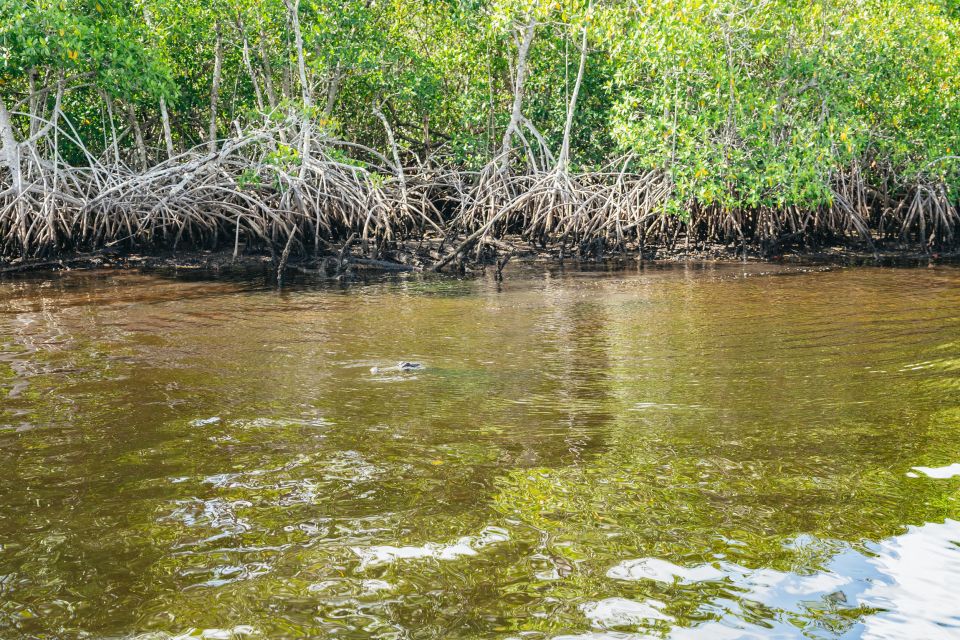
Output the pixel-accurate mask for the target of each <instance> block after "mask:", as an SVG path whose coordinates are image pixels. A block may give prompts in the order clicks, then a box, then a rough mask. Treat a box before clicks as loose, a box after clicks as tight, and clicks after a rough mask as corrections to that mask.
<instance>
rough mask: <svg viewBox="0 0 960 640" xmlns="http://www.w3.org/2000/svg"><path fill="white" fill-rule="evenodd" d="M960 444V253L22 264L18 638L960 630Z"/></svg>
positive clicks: (8, 368) (12, 605)
mask: <svg viewBox="0 0 960 640" xmlns="http://www.w3.org/2000/svg"><path fill="white" fill-rule="evenodd" d="M399 360H411V361H418V362H422V363H423V364H424V365H425V369H424V370H422V371H415V372H404V373H401V372H396V371H383V372H379V373H371V371H370V369H371V367H373V366H384V365H391V364H393V363H395V362H397V361H399ZM955 463H960V270H958V269H956V268H950V267H941V268H933V269H870V268H861V269H835V270H830V271H810V272H802V271H799V270H791V269H785V268H779V269H773V268H772V267H768V266H749V265H734V266H723V267H718V266H686V267H684V266H677V267H661V268H647V269H643V270H632V271H629V272H569V271H568V272H561V271H559V270H549V271H541V270H535V269H532V268H528V269H521V268H516V269H514V270H513V271H512V272H508V274H507V277H506V280H505V281H504V282H503V283H496V282H494V281H493V279H484V278H481V279H478V280H468V281H453V280H445V279H429V278H428V279H417V278H410V279H407V280H389V281H380V282H373V283H369V284H357V285H352V286H350V287H331V286H329V285H326V286H323V285H319V284H311V283H299V284H295V285H294V286H292V287H289V288H286V289H284V290H283V291H277V290H275V289H273V288H271V287H268V286H260V285H258V284H257V282H255V281H254V282H251V281H246V282H244V281H217V280H202V279H182V278H175V277H170V276H156V275H141V274H119V275H118V274H112V275H111V274H95V273H87V274H74V275H62V276H56V277H53V278H50V279H30V280H18V281H6V282H0V638H5V639H6V638H11V639H13V638H57V639H61V638H64V639H72V638H118V639H119V638H137V639H140V640H148V639H149V640H159V639H167V638H187V637H189V638H193V637H202V638H208V639H220V638H306V637H311V638H516V639H540V638H558V637H563V638H579V639H588V638H589V639H633V638H704V639H710V640H712V639H715V638H720V639H726V638H956V637H960V597H958V596H957V595H956V594H957V593H958V591H960V522H957V520H960V475H958V476H956V477H954V476H953V475H952V472H953V471H954V470H956V471H957V472H958V474H960V468H956V469H951V468H950V465H952V464H955ZM917 466H920V467H929V469H924V470H919V471H918V470H914V469H913V467H917Z"/></svg>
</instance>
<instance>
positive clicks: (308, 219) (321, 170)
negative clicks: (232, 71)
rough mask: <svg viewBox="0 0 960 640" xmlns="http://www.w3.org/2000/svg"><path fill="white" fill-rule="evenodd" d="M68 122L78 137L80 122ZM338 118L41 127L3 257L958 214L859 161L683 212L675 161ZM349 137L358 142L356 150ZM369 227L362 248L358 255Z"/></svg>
mask: <svg viewBox="0 0 960 640" xmlns="http://www.w3.org/2000/svg"><path fill="white" fill-rule="evenodd" d="M54 130H55V132H56V133H58V134H59V135H60V136H63V137H70V138H71V139H72V140H74V142H75V143H76V144H77V145H78V146H81V148H82V145H80V143H79V141H78V140H76V137H75V136H73V134H72V133H71V132H70V131H68V130H64V129H61V128H59V127H56V128H54ZM47 135H48V136H49V135H51V134H50V133H48V134H47ZM325 135H326V134H324V132H323V131H322V130H320V129H316V130H310V128H309V124H308V123H304V122H303V121H302V120H294V121H290V122H278V123H274V124H272V125H270V126H264V127H258V128H252V129H248V130H239V128H238V130H237V131H236V132H235V135H234V137H231V138H228V139H224V140H219V141H217V144H215V145H210V144H203V145H200V146H198V147H197V148H195V149H192V150H190V151H187V152H185V153H182V154H180V155H177V156H174V157H171V158H168V159H166V160H164V161H162V162H160V163H159V164H156V165H154V166H151V167H146V168H144V167H143V166H142V163H140V162H136V163H131V164H135V165H136V167H133V166H130V165H128V164H126V163H124V162H123V160H122V159H121V158H119V157H117V156H116V154H106V155H105V157H103V158H97V157H94V156H93V155H92V154H89V153H88V152H86V151H85V150H84V153H86V154H87V155H86V157H87V162H86V164H85V165H84V166H72V165H70V164H68V163H66V162H65V161H63V159H62V158H60V157H59V156H58V155H57V153H56V147H55V146H54V145H52V144H49V143H48V142H47V141H45V140H46V139H45V138H43V137H42V136H41V137H39V138H38V139H36V140H30V141H27V142H25V143H23V144H22V146H21V148H19V153H18V154H17V155H18V157H17V159H16V162H17V166H16V167H15V169H16V170H13V169H12V168H11V167H10V166H9V164H10V162H13V161H12V160H10V159H9V158H8V159H7V163H6V164H4V165H2V166H0V257H2V258H4V259H5V260H7V261H11V260H21V261H26V260H34V261H37V260H39V261H44V260H53V261H55V259H57V258H60V257H62V256H66V255H71V254H77V253H81V252H86V251H98V250H102V249H104V248H108V247H114V248H116V249H118V250H119V249H125V250H137V251H141V252H149V251H163V250H168V249H170V248H182V249H188V248H216V247H218V246H219V245H220V244H223V245H224V246H226V247H231V248H232V250H233V253H234V255H235V256H236V255H238V254H240V253H241V252H242V251H246V250H252V251H268V252H270V253H271V254H272V255H279V256H280V257H279V270H280V272H282V270H283V268H284V266H285V265H286V263H287V262H288V260H289V259H290V258H291V257H292V256H296V257H304V256H313V257H314V258H315V259H317V258H319V256H320V255H321V254H328V253H329V251H331V250H333V251H337V249H336V247H339V254H338V255H336V260H335V267H334V269H335V273H336V274H338V275H339V274H340V273H342V272H343V271H344V269H346V268H347V267H348V266H356V267H361V268H382V269H390V270H418V269H430V270H434V271H440V270H442V269H444V268H446V267H448V266H451V265H454V266H457V268H460V265H463V264H464V263H465V262H468V263H469V262H471V261H488V262H491V263H495V262H496V260H497V259H498V258H502V256H504V255H507V254H509V255H523V254H524V253H528V252H536V251H538V250H537V249H535V248H534V247H540V249H539V251H552V252H553V255H559V256H574V257H581V258H589V257H593V256H596V255H598V254H599V253H604V252H606V253H609V252H617V251H620V252H623V251H627V250H628V249H631V250H638V251H643V250H644V249H645V248H647V247H651V246H667V247H674V246H683V247H685V248H686V249H690V250H692V249H694V248H695V247H697V246H700V245H705V244H708V243H712V244H725V245H732V246H734V247H739V249H738V250H739V251H742V252H744V254H745V252H746V248H747V246H750V247H752V248H759V249H760V250H761V251H765V252H766V253H767V254H768V255H775V254H776V253H778V252H780V251H783V250H784V249H785V248H788V247H789V246H791V245H800V246H802V247H804V248H806V249H810V250H815V249H816V248H817V247H820V246H824V245H828V244H846V245H858V246H866V247H868V248H870V247H873V246H874V245H875V243H876V242H877V241H880V240H882V241H891V242H901V243H908V244H912V245H913V246H915V247H916V246H919V247H922V248H924V249H925V250H929V249H932V248H934V247H952V246H955V245H956V243H957V241H958V233H957V232H958V230H960V211H958V207H957V203H956V202H955V200H954V199H951V194H950V193H949V192H948V190H947V188H946V187H945V186H944V185H942V184H940V183H937V182H933V181H932V182H929V183H919V184H913V185H906V186H903V187H901V188H900V190H899V191H897V192H890V193H881V192H878V191H877V190H876V189H875V188H874V187H870V186H868V185H867V184H865V181H864V178H863V176H862V174H861V173H860V171H859V169H858V167H856V166H854V167H852V168H851V169H850V171H848V172H846V173H842V174H839V175H837V176H835V177H834V178H833V182H832V191H833V199H832V200H833V201H832V204H831V205H830V206H824V207H820V208H815V209H812V210H803V209H800V208H797V207H791V206H785V207H780V208H770V207H762V206H758V207H755V208H748V209H741V210H734V211H731V210H725V209H721V208H719V207H716V206H702V205H699V204H697V203H691V204H690V205H689V206H688V207H686V212H685V215H684V216H683V217H677V216H675V215H673V214H670V213H667V204H668V202H669V201H670V199H671V196H672V194H673V184H672V182H671V178H670V176H669V175H668V174H667V173H666V172H664V171H661V170H651V171H646V172H642V173H631V172H628V171H627V170H626V167H627V166H628V164H629V162H628V161H623V162H622V163H619V164H618V165H612V166H613V168H611V169H609V170H603V171H594V172H589V173H573V172H571V171H570V170H569V165H568V163H566V162H558V163H556V164H555V165H554V167H553V168H552V169H549V168H528V169H527V170H525V171H524V172H515V171H513V170H512V168H511V165H510V163H509V162H507V161H506V160H507V159H508V158H505V157H504V158H501V157H498V158H495V159H494V160H492V161H491V162H490V164H488V165H487V166H486V167H484V168H483V169H482V170H481V171H465V170H458V169H444V168H442V167H438V166H437V165H436V164H434V163H417V164H416V165H415V166H410V167H404V166H401V165H400V159H401V154H400V153H399V152H398V151H397V149H395V148H394V149H393V152H392V156H393V158H392V160H391V159H388V158H387V157H385V156H383V155H382V154H380V153H378V152H376V151H374V150H372V149H368V148H366V147H363V146H362V145H358V144H355V143H345V142H342V141H338V140H333V139H329V138H328V137H325ZM283 141H286V143H283ZM283 149H306V150H307V151H308V152H306V153H296V154H290V155H284V153H282V152H281V150H283ZM344 150H349V151H350V152H351V153H352V154H353V155H354V156H355V158H354V159H353V160H350V161H346V160H344V159H343V158H344V157H345V156H344ZM506 153H509V151H508V152H506ZM8 155H10V156H11V157H12V154H8ZM356 157H362V158H364V160H363V161H362V162H361V161H359V160H357V159H356ZM617 167H619V168H617ZM508 237H510V238H520V239H522V241H523V242H524V243H527V244H529V245H530V246H531V249H530V251H527V250H525V249H521V248H520V247H519V246H517V245H516V244H511V243H510V242H507V241H506V238H508ZM428 238H432V239H433V240H434V242H432V243H431V242H427V243H425V240H426V239H428ZM681 241H682V243H683V244H682V245H678V243H680V242H681ZM356 244H359V245H360V246H362V247H363V252H364V253H365V254H366V256H365V257H364V258H354V257H352V256H351V255H350V252H351V248H352V247H353V246H354V245H356ZM388 264H389V265H393V266H387V265H388Z"/></svg>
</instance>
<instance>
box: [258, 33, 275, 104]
mask: <svg viewBox="0 0 960 640" xmlns="http://www.w3.org/2000/svg"><path fill="white" fill-rule="evenodd" d="M266 39H267V34H265V33H264V32H263V28H261V29H260V62H261V64H262V65H263V88H264V89H266V91H267V103H269V105H270V109H271V110H273V109H276V108H277V104H279V103H278V101H277V92H276V91H274V89H273V69H272V68H271V66H270V56H269V55H267V47H266V45H265V44H264V42H266Z"/></svg>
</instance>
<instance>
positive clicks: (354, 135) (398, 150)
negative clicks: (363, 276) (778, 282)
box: [0, 0, 960, 271]
mask: <svg viewBox="0 0 960 640" xmlns="http://www.w3.org/2000/svg"><path fill="white" fill-rule="evenodd" d="M958 189H960V7H958V5H957V4H956V2H955V1H954V0H629V1H627V0H559V1H556V2H547V1H545V0H337V1H331V0H264V1H257V2H253V1H251V0H199V1H190V2H172V1H169V0H0V255H2V256H3V259H4V260H5V261H6V262H7V263H12V264H16V263H21V262H24V261H29V260H43V259H49V258H57V257H62V256H65V255H71V254H84V253H91V252H103V251H107V252H109V251H113V252H117V251H134V250H135V251H141V252H160V251H169V250H177V249H183V250H220V251H223V252H227V253H231V252H232V255H234V256H240V255H243V254H245V253H259V254H261V255H262V254H269V255H271V256H273V257H274V259H276V260H278V261H279V262H280V264H281V265H283V264H285V263H286V262H287V261H288V260H290V259H293V258H300V259H310V260H316V261H317V262H318V263H320V264H321V266H323V267H324V268H325V269H330V270H333V271H339V270H340V269H341V268H342V267H343V263H344V262H345V256H352V257H355V258H356V259H357V260H364V261H366V262H368V263H370V264H371V265H372V266H374V267H376V266H381V267H384V268H391V269H414V268H415V269H433V270H441V269H444V268H447V267H452V266H455V265H459V266H460V268H461V269H462V268H463V265H464V263H470V262H473V261H481V262H482V261H484V260H491V259H494V258H499V260H500V261H501V266H502V262H503V261H504V260H507V259H509V258H510V257H512V256H513V255H521V254H523V253H529V252H537V251H551V252H552V253H553V255H555V256H559V257H561V258H562V257H564V256H571V257H580V258H587V257H596V256H603V255H610V254H612V253H620V254H629V253H633V254H639V255H643V252H644V251H646V250H651V249H652V250H654V251H656V250H661V251H664V250H665V251H668V252H669V251H678V252H696V251H698V250H706V249H707V248H709V247H713V248H715V249H716V250H717V251H719V252H721V253H723V254H725V255H731V256H740V255H743V256H745V255H747V254H748V253H751V252H753V253H755V254H756V255H763V256H768V257H769V256H775V255H778V254H781V253H782V252H784V251H787V250H797V251H801V252H803V251H807V252H809V251H816V250H818V249H819V248H822V247H832V246H834V247H835V246H840V247H849V248H856V249H858V250H861V251H864V252H868V253H869V252H877V251H880V250H893V251H905V250H911V251H916V252H922V253H936V252H950V251H955V250H956V247H957V238H958V232H960V209H958ZM354 252H356V253H357V256H354ZM331 259H332V262H331Z"/></svg>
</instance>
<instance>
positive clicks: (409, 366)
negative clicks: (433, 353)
mask: <svg viewBox="0 0 960 640" xmlns="http://www.w3.org/2000/svg"><path fill="white" fill-rule="evenodd" d="M420 369H423V365H422V364H420V363H419V362H407V361H405V360H404V361H401V362H398V363H397V364H395V365H394V366H392V367H371V368H370V373H383V372H385V371H418V370H420Z"/></svg>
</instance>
